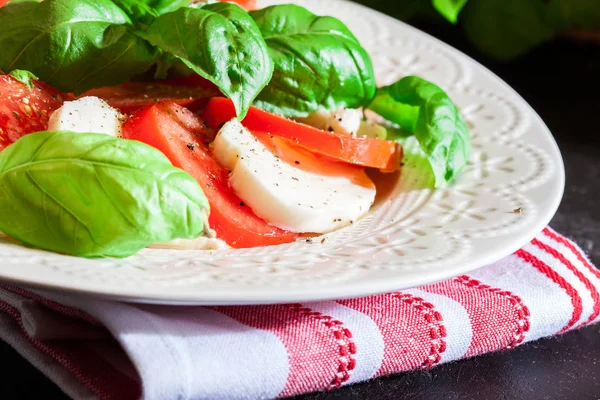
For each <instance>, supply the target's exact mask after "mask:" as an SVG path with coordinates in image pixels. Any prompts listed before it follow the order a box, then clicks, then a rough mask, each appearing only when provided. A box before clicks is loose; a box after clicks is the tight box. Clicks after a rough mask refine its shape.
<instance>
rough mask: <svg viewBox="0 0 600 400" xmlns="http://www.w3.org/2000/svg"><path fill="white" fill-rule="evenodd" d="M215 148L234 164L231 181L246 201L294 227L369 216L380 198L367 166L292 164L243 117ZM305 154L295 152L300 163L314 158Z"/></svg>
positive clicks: (320, 227) (337, 224) (326, 228)
mask: <svg viewBox="0 0 600 400" xmlns="http://www.w3.org/2000/svg"><path fill="white" fill-rule="evenodd" d="M286 151H288V153H289V151H291V150H286ZM213 152H214V155H215V157H216V158H217V160H218V161H219V162H220V163H221V164H223V165H224V166H225V167H226V168H228V169H229V170H231V174H230V177H229V183H230V185H231V187H232V188H233V190H234V191H235V192H236V193H237V195H238V196H239V197H240V198H241V199H242V200H243V202H244V203H245V205H247V206H249V207H251V208H252V210H253V211H254V212H255V213H256V214H257V215H258V216H259V217H261V218H263V219H264V220H266V221H267V222H268V223H270V224H272V225H274V226H277V227H279V228H282V229H285V230H289V231H291V232H314V233H327V232H331V231H334V230H336V229H340V228H342V227H344V226H347V225H349V224H352V223H353V222H354V221H356V220H358V219H360V218H361V217H362V216H364V215H365V214H366V213H367V212H368V211H369V209H370V208H371V205H372V204H373V201H374V200H375V185H374V184H373V182H372V181H371V180H370V179H369V178H368V177H367V176H366V174H365V173H364V171H363V170H362V169H359V168H354V167H349V166H346V165H344V164H339V163H330V164H331V165H333V167H329V166H328V165H326V164H324V163H321V164H323V165H318V164H317V165H316V166H315V165H313V171H314V168H315V167H316V168H323V169H322V170H320V172H322V173H317V172H311V171H310V170H308V169H301V168H298V167H296V166H294V165H290V164H288V163H287V162H284V161H283V160H281V159H280V158H279V157H277V156H276V155H275V154H273V153H272V152H271V151H270V150H269V149H268V148H267V147H266V146H265V145H264V144H262V143H261V142H260V141H259V140H258V139H257V138H256V137H255V136H254V135H252V134H251V133H250V132H249V131H248V130H247V129H246V128H245V127H244V126H242V125H241V124H240V123H239V122H238V121H237V120H232V121H230V122H228V123H226V124H225V125H224V126H223V128H222V129H221V130H220V131H219V133H218V134H217V137H216V138H215V141H214V142H213ZM302 154H303V153H302V152H301V151H299V152H298V154H295V155H294V157H296V158H295V159H296V160H297V161H296V163H298V164H299V165H302V163H303V162H304V160H305V159H306V160H311V158H310V157H313V159H314V156H310V157H309V156H308V155H307V156H305V157H306V158H303V156H302ZM313 164H314V161H313Z"/></svg>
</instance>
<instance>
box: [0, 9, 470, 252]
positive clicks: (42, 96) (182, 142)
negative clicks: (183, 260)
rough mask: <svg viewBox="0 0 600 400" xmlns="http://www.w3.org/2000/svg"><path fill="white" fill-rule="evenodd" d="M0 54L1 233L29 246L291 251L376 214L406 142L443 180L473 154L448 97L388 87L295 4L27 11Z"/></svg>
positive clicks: (417, 81) (329, 28) (10, 14)
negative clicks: (381, 184)
mask: <svg viewBox="0 0 600 400" xmlns="http://www.w3.org/2000/svg"><path fill="white" fill-rule="evenodd" d="M234 3H238V4H234ZM0 49H2V51H1V52H0V73H2V75H0V231H1V232H3V233H4V234H5V235H6V236H7V237H8V238H10V239H11V240H14V241H17V242H19V243H21V244H23V245H26V246H31V247H36V248H41V249H45V250H50V251H55V252H59V253H63V254H70V255H76V256H82V257H126V256H130V255H132V254H134V253H136V252H138V251H139V250H141V249H142V248H144V247H148V246H159V247H160V246H163V247H164V246H171V247H174V248H188V249H189V248H192V249H218V248H226V247H233V248H248V247H256V246H268V245H276V244H282V243H289V242H292V241H295V240H298V238H302V237H303V238H306V237H307V236H308V237H310V236H314V235H316V234H324V233H328V232H331V231H334V230H337V229H340V228H343V227H345V226H348V225H351V224H353V223H355V222H356V221H358V220H360V219H361V218H362V217H364V216H365V215H366V214H367V213H368V212H369V210H370V209H371V207H372V205H373V203H374V201H375V197H376V194H377V187H376V185H375V184H374V183H373V181H372V180H371V178H370V176H369V174H367V171H369V170H374V171H377V170H378V171H381V172H383V173H391V172H395V171H398V170H399V169H400V166H401V160H402V156H403V154H402V146H401V145H400V143H399V141H398V140H396V139H397V138H398V135H397V132H402V136H414V137H415V138H416V139H417V141H418V142H419V144H420V146H421V148H422V150H423V153H424V155H425V156H426V157H427V158H428V159H429V161H430V166H431V171H432V172H433V175H434V176H435V184H436V186H441V185H445V184H448V183H450V182H452V180H453V179H454V178H455V177H456V176H457V174H458V173H460V171H461V170H462V168H463V167H464V166H465V164H466V162H467V158H468V155H469V152H470V136H469V132H468V129H467V126H466V124H465V122H464V119H463V118H462V117H461V115H460V112H459V110H458V108H457V107H456V105H455V104H454V103H453V102H452V100H451V99H450V98H449V97H448V95H447V94H446V93H445V92H444V91H443V90H442V89H440V88H439V87H438V86H436V85H435V84H433V83H431V82H428V81H426V80H424V79H421V78H419V77H416V76H409V77H405V78H403V79H401V80H399V81H398V82H396V83H395V84H393V85H390V86H386V87H380V88H378V87H377V86H376V83H375V77H374V71H373V65H372V62H371V59H370V57H369V55H368V53H367V51H366V50H365V49H364V48H363V47H362V46H361V45H360V43H359V41H358V40H357V39H356V37H355V36H354V35H353V34H352V32H351V31H350V30H349V29H348V27H347V26H345V25H344V24H343V23H342V22H341V21H339V20H338V19H336V18H334V17H328V16H325V17H322V16H317V15H315V14H313V13H311V12H309V11H308V10H306V9H304V8H302V7H300V6H297V5H291V4H289V5H278V6H272V7H267V8H264V9H256V7H255V3H254V1H247V0H238V1H236V2H214V1H212V2H208V3H198V2H195V1H191V0H145V1H132V0H45V1H43V2H37V1H34V0H30V1H22V0H13V1H10V2H8V4H6V5H5V6H3V7H2V8H0ZM367 111H368V112H370V113H376V114H378V115H379V116H381V117H382V118H383V119H385V121H386V122H385V124H378V123H374V122H372V121H370V120H368V119H367V118H366V117H365V115H366V112H367Z"/></svg>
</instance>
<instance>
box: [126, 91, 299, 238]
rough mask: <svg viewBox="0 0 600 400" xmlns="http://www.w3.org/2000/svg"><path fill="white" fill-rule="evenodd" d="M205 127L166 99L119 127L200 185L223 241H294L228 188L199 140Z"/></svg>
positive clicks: (225, 173) (222, 173)
mask: <svg viewBox="0 0 600 400" xmlns="http://www.w3.org/2000/svg"><path fill="white" fill-rule="evenodd" d="M205 131H206V127H205V125H204V123H203V122H202V121H201V120H200V119H199V118H198V117H196V116H195V115H194V114H193V113H192V112H191V111H189V110H187V109H186V108H183V107H181V106H179V105H177V104H175V103H172V102H161V103H157V104H155V105H153V106H150V107H147V108H144V109H143V110H141V111H138V112H137V113H136V114H134V115H133V117H132V118H131V119H130V120H129V121H127V123H125V125H124V127H123V135H124V136H125V137H126V138H127V139H135V140H139V141H142V142H144V143H146V144H149V145H151V146H153V147H156V148H157V149H159V150H160V151H162V152H163V153H164V154H165V155H166V156H167V157H168V158H169V160H171V162H172V163H173V165H175V166H176V167H179V168H182V169H184V170H185V171H187V172H188V173H189V174H190V175H192V176H193V177H194V178H195V179H196V180H197V181H198V183H200V186H201V187H202V189H203V190H204V193H205V194H206V197H207V198H208V201H209V203H210V206H211V212H210V218H209V222H210V225H211V227H212V228H213V229H214V230H215V231H216V232H217V237H218V238H219V239H222V240H224V241H225V242H226V243H227V244H228V245H230V246H231V247H235V248H247V247H257V246H268V245H274V244H282V243H289V242H292V241H294V240H295V239H296V237H297V235H296V234H294V233H291V232H287V231H284V230H281V229H278V228H276V227H273V226H270V225H269V224H267V223H266V222H265V221H264V220H262V219H261V218H259V217H257V216H256V215H255V214H254V213H253V212H252V210H251V209H250V208H249V207H248V206H245V205H244V203H243V202H242V201H241V200H240V198H239V197H238V196H237V195H236V194H235V193H234V192H233V190H232V189H231V188H230V187H229V182H228V179H229V171H227V170H226V169H225V168H223V167H221V166H220V165H219V164H218V163H217V161H216V160H215V159H214V158H213V157H212V155H211V154H210V151H209V149H208V147H207V146H206V145H205V143H204V139H205ZM182 212H183V211H182Z"/></svg>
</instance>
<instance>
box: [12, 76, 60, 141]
mask: <svg viewBox="0 0 600 400" xmlns="http://www.w3.org/2000/svg"><path fill="white" fill-rule="evenodd" d="M71 99H72V97H71V96H70V95H67V94H65V93H62V92H60V91H58V90H56V89H54V88H52V87H50V86H48V85H46V84H45V83H42V82H35V83H34V85H33V88H32V89H30V88H29V87H28V86H27V85H25V84H24V83H22V82H19V81H18V80H16V79H15V78H13V77H12V76H10V75H0V150H2V149H3V148H4V147H6V146H8V145H9V144H11V143H14V142H15V141H17V140H18V139H19V138H20V137H21V136H24V135H27V134H28V133H32V132H38V131H43V130H46V129H47V128H48V119H49V118H50V115H51V114H52V112H53V111H54V110H56V109H57V108H59V107H60V106H61V105H62V104H63V102H64V101H65V100H71Z"/></svg>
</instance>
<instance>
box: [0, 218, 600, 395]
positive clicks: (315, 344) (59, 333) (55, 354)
mask: <svg viewBox="0 0 600 400" xmlns="http://www.w3.org/2000/svg"><path fill="white" fill-rule="evenodd" d="M599 288H600V272H599V271H598V270H597V269H596V268H595V267H594V266H593V265H592V264H591V263H590V261H589V260H588V259H587V258H586V256H585V254H584V253H583V252H582V251H581V250H580V249H579V248H578V247H577V246H576V245H575V244H573V243H572V242H571V241H569V240H567V239H565V238H564V237H562V236H561V235H559V234H557V233H556V232H554V231H552V230H550V229H545V230H544V232H542V233H541V234H540V235H538V236H537V237H536V238H535V239H534V240H533V241H532V242H531V243H530V244H528V245H526V246H525V247H524V248H522V249H521V250H519V251H517V252H516V253H515V254H513V255H510V256H508V257H506V258H505V259H503V260H501V261H499V262H497V263H495V264H493V265H489V266H486V267H484V268H481V269H479V270H477V271H474V272H472V273H470V274H469V275H463V276H459V277H456V278H453V279H449V280H447V281H445V282H441V283H436V284H431V285H426V286H422V287H418V288H414V289H410V290H402V291H399V292H394V293H386V294H381V295H376V296H370V297H366V298H361V299H352V300H340V301H326V302H319V303H306V304H285V305H283V304H282V305H266V306H235V307H172V306H152V305H133V304H122V303H116V302H108V301H100V300H93V299H89V298H85V297H78V296H73V295H56V294H48V293H42V292H40V291H35V292H32V291H25V290H23V289H20V288H15V287H9V286H3V287H2V288H1V289H0V310H2V311H4V313H0V323H1V324H2V329H1V330H0V336H1V337H2V339H3V340H5V341H6V342H8V343H9V344H11V345H12V346H13V347H15V348H16V349H17V351H19V352H20V353H21V354H22V355H23V356H24V357H25V358H27V359H28V360H29V361H30V362H31V363H32V364H34V365H35V366H36V367H37V368H39V369H40V370H41V371H43V372H44V373H45V374H46V375H48V376H49V377H50V378H51V379H52V380H53V381H54V382H56V383H57V384H58V385H59V386H60V387H61V388H62V389H63V390H64V391H65V392H66V393H67V394H69V395H70V396H72V397H74V398H77V399H87V398H89V399H92V398H100V399H136V398H140V397H142V398H144V399H160V400H162V399H175V398H177V399H256V398H275V397H285V396H292V395H295V394H299V393H306V392H311V391H317V390H331V389H336V388H339V387H341V386H344V385H350V384H352V383H356V382H360V381H364V380H367V379H370V378H373V377H379V376H383V375H387V374H392V373H398V372H402V371H408V370H412V369H418V368H431V367H435V366H436V365H438V364H440V363H443V362H448V361H452V360H457V359H460V358H465V357H472V356H477V355H479V354H483V353H487V352H491V351H497V350H505V349H511V348H513V347H515V346H517V345H519V344H521V343H524V342H528V341H532V340H536V339H539V338H541V337H545V336H551V335H556V334H560V333H563V332H567V331H569V330H572V329H577V328H580V327H582V326H585V325H587V324H591V323H594V322H597V321H598V320H599V315H600V295H599Z"/></svg>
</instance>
